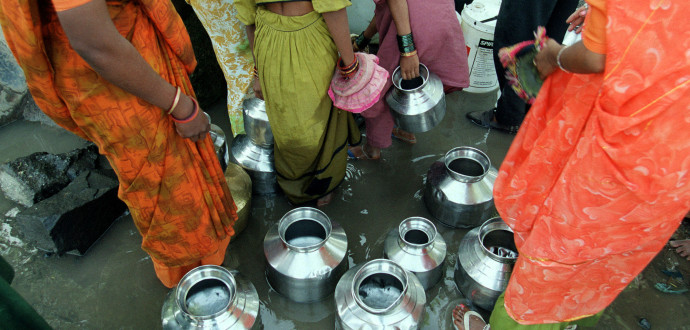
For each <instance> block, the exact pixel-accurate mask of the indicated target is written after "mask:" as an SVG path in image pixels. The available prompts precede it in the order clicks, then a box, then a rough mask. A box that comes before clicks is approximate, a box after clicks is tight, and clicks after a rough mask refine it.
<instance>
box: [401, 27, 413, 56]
mask: <svg viewBox="0 0 690 330" xmlns="http://www.w3.org/2000/svg"><path fill="white" fill-rule="evenodd" d="M397 37H398V50H400V52H401V53H409V52H411V51H414V50H415V47H414V39H413V38H412V33H411V32H410V33H408V34H406V35H404V36H397Z"/></svg>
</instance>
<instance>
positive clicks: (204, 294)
mask: <svg viewBox="0 0 690 330" xmlns="http://www.w3.org/2000/svg"><path fill="white" fill-rule="evenodd" d="M258 312H259V295H258V294H257V292H256V289H255V288H254V285H252V283H251V282H249V281H247V280H245V279H244V278H243V277H242V276H240V275H239V274H238V273H237V272H230V271H229V270H227V269H225V268H223V267H220V266H214V265H206V266H199V267H197V268H194V269H192V270H190V271H189V273H187V274H186V275H185V276H184V277H182V279H181V280H180V283H179V284H178V285H177V286H176V287H175V288H173V289H172V290H170V292H169V293H168V296H167V297H166V298H165V301H164V303H163V311H162V321H163V329H250V328H251V327H252V325H254V322H255V321H256V316H257V314H258Z"/></svg>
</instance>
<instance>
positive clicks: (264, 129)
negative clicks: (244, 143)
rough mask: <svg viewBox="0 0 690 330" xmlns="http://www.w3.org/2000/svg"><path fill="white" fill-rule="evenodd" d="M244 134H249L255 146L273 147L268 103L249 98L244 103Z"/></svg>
mask: <svg viewBox="0 0 690 330" xmlns="http://www.w3.org/2000/svg"><path fill="white" fill-rule="evenodd" d="M242 108H243V109H244V110H243V115H244V116H243V118H244V132H245V133H247V136H248V137H249V139H250V140H252V142H254V144H256V145H258V146H260V147H264V148H272V147H273V132H272V131H271V124H269V123H268V115H266V102H264V100H262V99H259V98H255V97H253V98H249V99H245V100H244V101H243V102H242Z"/></svg>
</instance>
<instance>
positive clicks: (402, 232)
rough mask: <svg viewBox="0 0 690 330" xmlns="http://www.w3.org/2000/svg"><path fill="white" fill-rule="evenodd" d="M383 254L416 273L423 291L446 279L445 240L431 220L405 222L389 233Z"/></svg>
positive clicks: (406, 220) (409, 220) (419, 219)
mask: <svg viewBox="0 0 690 330" xmlns="http://www.w3.org/2000/svg"><path fill="white" fill-rule="evenodd" d="M383 253H384V257H385V258H386V259H390V260H392V261H394V262H395V263H397V264H398V265H400V267H402V268H404V269H405V270H408V271H410V272H412V273H413V274H415V276H417V279H419V282H420V283H421V284H422V287H424V290H428V289H429V288H431V287H433V286H434V285H436V283H438V282H439V281H440V280H441V278H442V277H443V265H444V262H445V260H446V241H445V240H444V239H443V237H442V236H441V235H439V234H438V233H437V231H436V226H434V224H433V223H432V222H431V221H429V220H428V219H425V218H422V217H412V218H407V219H405V220H403V221H402V222H401V223H400V225H399V226H398V227H397V228H394V229H392V230H391V231H389V232H388V236H387V237H386V240H385V241H384V245H383Z"/></svg>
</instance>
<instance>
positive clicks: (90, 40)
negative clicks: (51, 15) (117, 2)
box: [57, 0, 210, 141]
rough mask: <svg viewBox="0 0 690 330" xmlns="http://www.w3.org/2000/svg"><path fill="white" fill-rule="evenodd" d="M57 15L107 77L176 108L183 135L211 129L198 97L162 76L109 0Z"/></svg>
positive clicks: (200, 134)
mask: <svg viewBox="0 0 690 330" xmlns="http://www.w3.org/2000/svg"><path fill="white" fill-rule="evenodd" d="M57 15H58V18H59V20H60V24H61V25H62V28H63V30H64V31H65V34H66V35H67V38H68V39H69V41H70V45H71V46H72V48H74V50H75V51H76V52H77V53H78V54H79V55H80V56H81V57H82V58H83V59H84V60H85V61H86V62H87V63H88V64H89V65H90V66H91V67H92V68H93V69H94V70H95V71H96V72H97V73H98V74H99V75H101V76H102V77H103V78H104V79H105V80H107V81H109V82H110V83H112V84H113V85H116V86H118V87H120V88H122V89H123V90H125V91H127V92H129V93H131V94H133V95H135V96H137V97H139V98H141V99H143V100H145V101H147V102H149V103H151V104H153V105H155V106H157V107H160V108H161V109H165V110H172V111H171V112H170V115H171V116H172V117H173V118H174V119H176V120H177V121H176V122H175V125H176V129H177V133H178V134H180V136H182V137H184V138H189V139H191V140H192V141H197V140H199V139H201V138H203V137H204V136H205V135H206V133H208V132H209V130H210V124H209V122H208V118H206V116H201V115H198V112H201V110H200V109H198V104H196V101H195V100H193V99H192V98H191V97H189V96H187V95H184V94H181V95H179V96H178V95H177V93H178V90H177V88H176V87H175V86H173V85H171V84H170V83H168V82H167V81H165V80H164V79H163V78H161V76H159V75H158V73H156V72H155V71H154V70H153V68H151V66H150V65H149V64H148V63H147V62H146V60H144V58H143V57H142V56H141V54H139V52H138V51H137V50H136V49H135V48H134V46H132V44H131V43H130V42H129V41H127V39H125V38H124V37H122V35H121V34H120V33H119V32H118V31H117V29H116V28H115V25H114V24H113V22H112V20H111V19H110V15H109V13H108V7H107V5H106V2H105V0H92V1H90V2H87V3H85V4H83V5H80V6H78V7H75V8H72V9H68V10H64V11H59V12H58V13H57ZM175 100H177V101H178V102H177V103H175ZM173 105H174V107H173ZM192 116H193V117H192Z"/></svg>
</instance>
